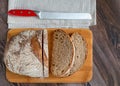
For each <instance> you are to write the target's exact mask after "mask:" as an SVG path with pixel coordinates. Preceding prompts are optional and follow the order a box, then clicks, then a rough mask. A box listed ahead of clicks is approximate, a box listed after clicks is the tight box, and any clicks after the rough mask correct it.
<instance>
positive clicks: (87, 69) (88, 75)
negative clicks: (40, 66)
mask: <svg viewBox="0 0 120 86" xmlns="http://www.w3.org/2000/svg"><path fill="white" fill-rule="evenodd" d="M32 29H33V28H32ZM24 30H27V29H11V30H9V31H8V35H7V41H9V39H10V38H11V37H13V36H15V35H17V34H18V33H20V32H21V31H24ZM34 30H40V29H34ZM54 30H55V29H52V28H50V29H48V46H49V58H51V48H52V40H51V39H52V34H53V31H54ZM63 30H64V31H65V32H67V33H68V34H71V33H73V32H79V33H80V34H81V35H82V37H83V38H84V39H85V41H86V43H87V51H88V52H87V55H86V61H85V63H84V65H83V66H82V68H81V69H80V70H78V71H77V72H75V73H74V74H72V75H71V76H68V77H65V78H57V77H54V76H53V75H52V74H51V73H50V76H49V77H48V78H31V77H27V76H22V75H18V74H15V73H12V72H10V71H9V70H8V69H6V77H7V79H8V81H10V82H17V83H85V82H89V81H90V80H91V79H92V68H93V60H92V57H93V56H92V55H93V54H92V50H93V48H92V44H93V42H92V39H93V38H92V32H91V31H90V30H88V29H81V28H79V29H63Z"/></svg>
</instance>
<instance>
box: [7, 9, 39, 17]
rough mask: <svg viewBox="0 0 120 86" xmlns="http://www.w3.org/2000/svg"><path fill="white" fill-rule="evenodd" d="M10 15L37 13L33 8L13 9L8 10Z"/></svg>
mask: <svg viewBox="0 0 120 86" xmlns="http://www.w3.org/2000/svg"><path fill="white" fill-rule="evenodd" d="M8 14H9V15H14V16H26V17H30V16H37V15H36V13H35V12H34V11H32V10H27V9H13V10H10V11H8Z"/></svg>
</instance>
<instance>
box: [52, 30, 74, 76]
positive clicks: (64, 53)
mask: <svg viewBox="0 0 120 86" xmlns="http://www.w3.org/2000/svg"><path fill="white" fill-rule="evenodd" d="M73 57H74V47H73V44H72V41H71V40H70V37H69V35H67V33H66V32H64V31H63V30H60V29H57V30H55V31H54V33H53V48H52V59H51V72H52V74H53V75H54V76H57V77H62V76H63V75H64V74H65V73H66V72H67V71H69V69H70V67H71V66H72V63H73Z"/></svg>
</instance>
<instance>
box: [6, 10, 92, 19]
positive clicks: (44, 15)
mask: <svg viewBox="0 0 120 86" xmlns="http://www.w3.org/2000/svg"><path fill="white" fill-rule="evenodd" d="M8 15H12V16H24V17H39V18H40V19H89V20H90V19H92V17H91V15H90V13H64V12H42V11H34V10H28V9H12V10H10V11H8Z"/></svg>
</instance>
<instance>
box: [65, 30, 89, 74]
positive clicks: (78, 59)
mask: <svg viewBox="0 0 120 86" xmlns="http://www.w3.org/2000/svg"><path fill="white" fill-rule="evenodd" d="M71 40H72V43H73V45H74V47H75V56H74V59H75V60H74V64H73V67H71V69H70V72H69V73H67V75H71V74H73V73H74V72H76V71H77V70H79V69H80V68H81V67H82V66H83V64H84V62H85V57H86V50H87V49H86V42H85V41H84V39H83V38H82V36H81V35H80V34H79V33H78V32H75V33H73V34H72V36H71Z"/></svg>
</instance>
